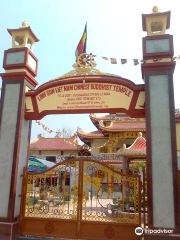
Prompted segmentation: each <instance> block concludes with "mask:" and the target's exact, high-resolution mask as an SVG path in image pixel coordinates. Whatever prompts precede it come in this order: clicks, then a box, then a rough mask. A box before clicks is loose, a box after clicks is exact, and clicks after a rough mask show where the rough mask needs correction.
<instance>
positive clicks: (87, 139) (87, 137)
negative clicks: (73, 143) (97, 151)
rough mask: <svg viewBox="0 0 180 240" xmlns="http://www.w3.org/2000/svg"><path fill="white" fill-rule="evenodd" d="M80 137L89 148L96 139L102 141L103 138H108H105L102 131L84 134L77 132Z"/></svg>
mask: <svg viewBox="0 0 180 240" xmlns="http://www.w3.org/2000/svg"><path fill="white" fill-rule="evenodd" d="M77 135H78V137H79V138H80V139H81V141H83V142H84V143H85V144H87V145H88V146H89V147H91V142H92V140H91V139H93V138H95V139H97V138H98V139H102V138H105V139H106V138H108V137H105V136H104V135H103V134H102V132H101V131H94V132H90V133H82V132H77Z"/></svg>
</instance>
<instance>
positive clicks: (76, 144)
mask: <svg viewBox="0 0 180 240" xmlns="http://www.w3.org/2000/svg"><path fill="white" fill-rule="evenodd" d="M64 142H65V143H69V144H70V145H74V146H78V145H79V144H78V143H75V142H73V143H72V142H70V141H68V140H67V139H65V138H64ZM108 142H109V140H107V142H105V143H104V144H103V145H101V146H99V147H89V146H82V148H83V149H86V150H90V149H99V148H101V147H105V146H106V144H107V143H108Z"/></svg>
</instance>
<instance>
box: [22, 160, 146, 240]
mask: <svg viewBox="0 0 180 240" xmlns="http://www.w3.org/2000/svg"><path fill="white" fill-rule="evenodd" d="M140 193H141V182H140V177H139V175H126V174H122V173H121V172H117V171H114V170H113V169H112V168H110V167H108V166H107V165H105V164H103V163H100V162H98V161H93V160H88V159H71V160H67V161H64V162H61V163H58V164H57V165H56V166H54V167H52V168H50V169H48V170H45V171H42V172H37V173H25V171H24V180H23V197H22V202H23V204H22V206H23V210H22V214H20V229H21V235H28V236H40V237H58V238H61V237H64V238H66V237H67V238H78V239H120V240H125V239H133V240H136V239H140V237H141V236H138V235H135V228H136V227H138V226H141V196H140Z"/></svg>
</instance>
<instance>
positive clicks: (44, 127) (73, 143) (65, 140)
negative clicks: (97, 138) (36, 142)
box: [36, 120, 109, 150]
mask: <svg viewBox="0 0 180 240" xmlns="http://www.w3.org/2000/svg"><path fill="white" fill-rule="evenodd" d="M36 123H37V124H38V125H41V126H42V128H43V129H44V130H45V131H47V132H48V133H52V132H54V131H52V130H51V129H50V128H48V127H46V126H45V125H44V124H42V123H41V122H40V121H37V120H36ZM54 133H56V134H59V135H61V132H58V131H56V132H54ZM63 140H64V142H66V143H69V144H70V145H73V146H78V145H79V144H78V143H76V142H70V141H68V140H67V139H65V138H63ZM108 142H109V140H108V141H107V142H106V143H104V144H103V145H101V146H99V147H88V146H82V148H83V149H87V150H90V149H98V148H101V147H104V146H106V144H107V143H108Z"/></svg>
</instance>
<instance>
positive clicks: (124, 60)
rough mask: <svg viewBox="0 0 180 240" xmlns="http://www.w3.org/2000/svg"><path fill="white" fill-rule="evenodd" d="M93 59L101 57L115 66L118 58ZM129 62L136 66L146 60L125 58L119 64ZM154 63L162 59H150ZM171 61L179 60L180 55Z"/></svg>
mask: <svg viewBox="0 0 180 240" xmlns="http://www.w3.org/2000/svg"><path fill="white" fill-rule="evenodd" d="M93 57H101V58H102V59H103V60H110V62H111V64H117V63H118V61H117V60H119V59H120V58H108V57H102V56H98V55H93ZM129 60H131V61H133V63H134V66H137V65H138V64H142V63H146V61H147V60H143V59H126V58H121V59H120V62H121V64H126V63H127V62H129ZM152 60H153V62H154V63H157V62H161V60H162V58H154V59H152ZM171 60H172V61H175V60H180V55H179V56H178V57H176V56H175V57H172V58H171Z"/></svg>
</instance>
